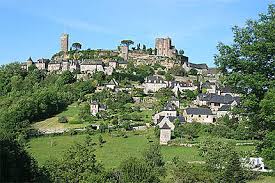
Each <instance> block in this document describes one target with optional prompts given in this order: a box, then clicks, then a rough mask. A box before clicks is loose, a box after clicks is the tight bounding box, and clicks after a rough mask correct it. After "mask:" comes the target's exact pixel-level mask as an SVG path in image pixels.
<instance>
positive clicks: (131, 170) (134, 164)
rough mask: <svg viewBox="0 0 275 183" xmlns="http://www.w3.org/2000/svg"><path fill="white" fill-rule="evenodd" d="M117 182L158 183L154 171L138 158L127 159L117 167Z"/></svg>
mask: <svg viewBox="0 0 275 183" xmlns="http://www.w3.org/2000/svg"><path fill="white" fill-rule="evenodd" d="M119 173H120V178H119V179H120V181H119V182H132V183H134V182H144V183H145V182H150V183H157V182H160V180H159V178H158V176H157V175H156V174H155V173H154V170H152V169H151V167H150V166H148V165H147V163H146V162H145V161H144V160H141V159H138V158H132V157H130V158H128V159H126V160H124V161H123V162H122V163H121V164H120V166H119Z"/></svg>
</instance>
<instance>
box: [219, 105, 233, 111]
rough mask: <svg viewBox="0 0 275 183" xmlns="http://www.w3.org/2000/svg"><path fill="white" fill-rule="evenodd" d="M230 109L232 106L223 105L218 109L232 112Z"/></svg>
mask: <svg viewBox="0 0 275 183" xmlns="http://www.w3.org/2000/svg"><path fill="white" fill-rule="evenodd" d="M230 109H231V106H230V105H223V106H221V107H220V108H219V109H218V111H230Z"/></svg>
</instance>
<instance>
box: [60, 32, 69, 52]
mask: <svg viewBox="0 0 275 183" xmlns="http://www.w3.org/2000/svg"><path fill="white" fill-rule="evenodd" d="M60 45H61V51H64V53H67V52H68V48H69V34H65V33H64V34H62V35H61V38H60Z"/></svg>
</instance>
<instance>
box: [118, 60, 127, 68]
mask: <svg viewBox="0 0 275 183" xmlns="http://www.w3.org/2000/svg"><path fill="white" fill-rule="evenodd" d="M117 64H118V67H120V68H122V69H126V68H127V65H128V62H127V61H125V60H119V61H118V62H117Z"/></svg>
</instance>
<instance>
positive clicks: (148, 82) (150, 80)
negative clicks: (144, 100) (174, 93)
mask: <svg viewBox="0 0 275 183" xmlns="http://www.w3.org/2000/svg"><path fill="white" fill-rule="evenodd" d="M166 87H167V83H166V82H165V81H164V80H163V78H162V77H160V76H148V77H147V78H145V82H144V93H145V94H148V93H150V92H157V91H158V90H159V89H161V88H166Z"/></svg>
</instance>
